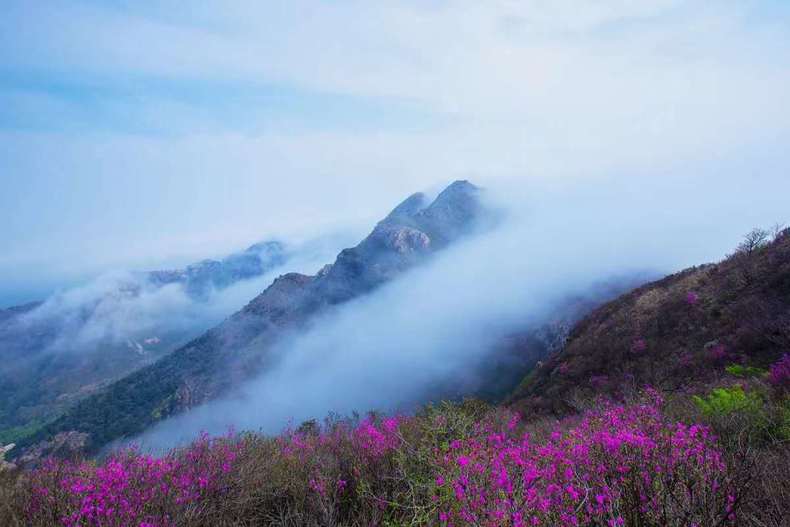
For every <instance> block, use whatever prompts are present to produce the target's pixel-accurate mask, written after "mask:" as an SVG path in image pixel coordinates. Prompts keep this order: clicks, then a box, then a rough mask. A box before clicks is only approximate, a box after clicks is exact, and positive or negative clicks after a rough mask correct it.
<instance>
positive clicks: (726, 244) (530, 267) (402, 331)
mask: <svg viewBox="0 0 790 527" xmlns="http://www.w3.org/2000/svg"><path fill="white" fill-rule="evenodd" d="M651 181H653V183H652V184H650V185H647V184H645V183H644V181H642V183H638V182H636V181H633V180H629V179H628V178H621V179H617V178H613V179H612V180H609V181H606V182H604V183H605V184H600V183H601V182H600V181H597V182H589V183H586V184H574V185H565V186H553V185H550V184H538V183H535V184H532V185H515V186H514V185H509V186H502V187H495V186H492V187H490V188H489V189H488V192H487V196H488V199H489V200H490V201H491V204H492V205H493V206H495V207H499V208H502V209H504V210H506V211H507V213H506V214H505V218H506V219H505V220H503V222H502V223H501V224H500V225H499V226H498V227H497V228H496V229H494V230H493V231H489V232H485V233H482V234H479V235H476V236H473V237H470V238H468V239H465V240H464V241H462V242H459V243H457V244H456V245H454V246H452V247H450V248H448V249H446V250H445V251H443V252H441V253H439V254H437V255H436V256H435V257H433V258H432V259H431V260H430V261H429V262H428V263H427V264H425V265H423V266H420V267H418V268H416V269H414V270H412V271H410V272H408V273H406V274H404V275H403V276H401V277H399V278H398V279H397V280H395V281H393V282H391V283H389V284H387V285H385V286H383V287H381V288H379V289H378V290H376V291H375V292H373V293H371V294H369V295H367V296H365V297H363V298H359V299H357V300H354V301H351V302H349V303H346V304H344V305H343V306H341V307H340V308H338V309H336V310H334V311H332V312H330V313H328V314H326V315H324V316H322V317H321V318H319V319H317V320H314V321H313V323H312V324H311V326H310V329H309V330H308V331H306V332H303V333H301V334H298V335H292V336H291V337H290V338H288V339H284V340H281V341H280V342H279V344H278V345H277V346H276V347H275V348H274V349H269V350H261V352H262V353H270V354H273V356H275V357H276V361H275V366H273V367H271V368H269V369H268V370H267V371H264V372H263V373H262V374H260V375H259V376H258V377H257V378H255V379H253V380H251V381H250V382H248V383H246V384H244V385H243V386H240V387H239V389H238V390H237V392H236V393H235V394H234V395H233V396H232V397H228V398H225V399H223V400H219V401H215V402H212V403H209V404H206V405H204V406H202V407H199V408H196V409H193V410H191V411H190V412H188V413H186V414H183V415H180V416H177V417H174V418H172V419H170V420H169V421H166V422H164V423H161V424H160V425H158V426H157V427H155V428H154V429H153V430H151V431H150V432H149V433H146V434H144V435H143V436H142V437H141V438H138V441H137V442H139V443H141V445H142V446H143V448H152V449H159V448H165V447H170V446H173V445H174V444H178V443H182V442H184V441H188V440H190V439H192V438H194V437H195V435H196V434H197V433H198V432H199V431H208V432H210V433H223V432H225V431H226V430H227V429H229V428H234V429H236V430H244V429H253V430H262V431H264V432H267V433H274V432H277V431H279V430H281V429H282V428H283V427H286V426H288V425H289V424H294V425H298V424H299V423H300V422H301V421H304V420H307V419H314V418H315V419H321V418H323V417H325V416H326V415H327V414H328V413H330V412H331V413H339V414H349V413H351V412H354V411H358V412H366V411H369V410H372V409H376V410H382V411H397V410H409V409H411V408H413V406H414V405H416V404H420V403H422V402H425V401H426V399H429V398H430V397H431V396H432V394H435V392H436V390H437V388H438V387H439V386H445V385H447V384H448V383H450V384H453V383H454V384H456V385H457V386H467V385H468V386H469V387H470V388H472V387H474V382H475V377H476V372H475V371H474V366H475V364H479V363H480V362H481V361H485V360H486V358H487V355H488V354H489V353H490V352H491V350H492V349H493V347H495V345H496V343H497V341H499V340H500V339H502V338H503V337H504V336H506V335H508V334H510V333H512V332H514V331H519V330H523V329H525V328H529V327H535V326H537V325H540V324H541V323H543V322H545V321H547V320H548V319H550V318H552V317H554V316H556V315H557V310H558V309H562V306H563V305H564V304H563V302H564V301H565V300H566V299H567V298H568V297H569V296H572V295H594V294H596V293H595V291H596V289H595V285H596V284H599V283H600V282H602V281H606V280H610V279H613V278H618V279H623V277H632V281H633V277H644V276H658V275H662V274H666V273H669V272H672V271H675V270H679V269H681V268H684V267H687V266H689V265H694V264H698V263H704V262H706V261H710V260H715V259H717V258H720V257H723V256H724V254H725V253H726V252H727V251H728V250H729V249H730V248H731V247H734V245H735V244H736V243H737V241H738V239H739V236H740V234H741V233H742V232H745V231H746V230H748V229H749V228H750V227H751V226H752V224H751V223H750V219H753V217H754V216H753V215H752V216H751V217H745V216H744V217H742V218H741V217H733V216H732V215H731V206H733V205H735V204H738V203H740V202H741V200H743V199H748V196H749V193H748V192H747V193H744V194H740V195H736V194H737V193H734V192H732V191H731V190H732V189H728V190H724V191H722V190H721V189H719V190H716V189H717V187H716V186H715V185H716V183H717V181H719V182H720V180H717V178H716V177H715V176H711V177H709V178H702V177H700V178H698V179H697V180H696V182H695V185H692V186H688V185H686V184H680V183H681V181H680V180H672V179H669V178H666V179H660V178H658V179H651ZM679 188H682V189H698V191H697V192H689V193H685V192H682V191H681V192H678V189H679ZM753 192H754V193H756V192H758V189H753ZM778 212H780V210H779V209H778V208H776V207H774V208H771V207H767V208H765V209H764V210H762V211H761V212H760V214H761V215H762V216H761V219H762V220H763V221H766V222H767V221H775V220H776V219H781V218H777V217H776V216H775V215H776V214H777V213H778ZM625 280H628V278H625ZM630 285H632V284H630Z"/></svg>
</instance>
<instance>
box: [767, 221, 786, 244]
mask: <svg viewBox="0 0 790 527" xmlns="http://www.w3.org/2000/svg"><path fill="white" fill-rule="evenodd" d="M788 232H790V228H788V227H787V225H785V224H784V223H779V222H776V223H774V224H773V225H772V226H771V237H772V238H773V239H774V241H776V240H778V239H779V238H782V237H783V236H785V235H787V233H788Z"/></svg>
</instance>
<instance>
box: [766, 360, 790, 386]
mask: <svg viewBox="0 0 790 527" xmlns="http://www.w3.org/2000/svg"><path fill="white" fill-rule="evenodd" d="M768 382H769V383H771V385H773V387H774V388H776V389H777V390H779V391H781V392H790V354H787V353H785V354H784V355H782V358H781V359H779V360H778V361H776V362H775V363H774V364H771V367H770V369H769V370H768Z"/></svg>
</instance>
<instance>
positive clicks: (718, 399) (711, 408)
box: [693, 386, 763, 417]
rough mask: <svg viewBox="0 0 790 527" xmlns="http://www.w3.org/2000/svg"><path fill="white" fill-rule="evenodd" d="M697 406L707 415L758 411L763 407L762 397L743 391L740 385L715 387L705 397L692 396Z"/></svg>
mask: <svg viewBox="0 0 790 527" xmlns="http://www.w3.org/2000/svg"><path fill="white" fill-rule="evenodd" d="M693 399H694V403H695V404H696V405H697V408H699V409H700V411H701V412H702V413H703V414H704V415H705V416H707V417H711V416H725V415H730V414H733V413H736V412H738V413H740V412H743V413H759V412H761V411H762V408H763V401H762V398H761V397H760V396H759V395H757V394H756V393H755V392H745V391H744V390H743V388H741V387H740V386H732V387H730V388H716V389H715V390H713V391H712V392H711V393H710V394H709V395H708V396H707V397H705V398H703V397H700V396H698V395H695V396H694V397H693Z"/></svg>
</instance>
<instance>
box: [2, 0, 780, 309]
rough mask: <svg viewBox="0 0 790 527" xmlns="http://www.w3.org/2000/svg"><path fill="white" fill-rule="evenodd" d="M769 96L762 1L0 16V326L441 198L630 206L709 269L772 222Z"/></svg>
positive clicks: (19, 10) (775, 99)
mask: <svg viewBox="0 0 790 527" xmlns="http://www.w3.org/2000/svg"><path fill="white" fill-rule="evenodd" d="M787 93H790V6H789V5H788V4H787V3H786V2H784V1H780V0H773V1H768V0H765V1H756V0H754V1H749V0H745V1H744V0H739V1H730V0H723V1H721V2H715V3H713V2H702V1H685V0H641V1H627V0H594V1H592V0H591V1H585V2H579V1H571V0H556V1H552V2H547V1H542V0H525V1H521V2H516V1H495V0H492V1H490V2H475V1H472V0H468V1H464V0H459V1H442V0H421V1H417V0H414V1H402V2H387V1H382V2H365V1H362V0H359V1H340V0H338V1H332V2H328V1H327V2H319V1H317V0H314V1H310V2H306V1H299V0H289V1H282V2H274V1H228V0H224V1H219V0H200V1H196V2H193V3H190V6H189V9H185V7H184V5H183V4H182V3H176V2H167V1H144V0H140V1H115V2H111V1H103V2H100V1H97V0H72V1H60V0H54V1H52V2H47V3H40V2H28V1H24V0H18V1H17V0H6V1H5V2H3V16H2V17H0V225H1V226H2V227H1V228H0V247H2V250H0V307H2V306H5V305H11V304H13V303H18V302H22V301H26V300H33V299H36V298H38V297H41V296H43V295H46V294H47V293H48V292H49V291H51V290H53V289H55V288H59V287H64V286H67V285H69V284H73V283H75V282H79V281H81V280H86V279H88V278H90V277H92V276H94V275H96V274H99V273H102V272H105V271H108V270H110V269H116V268H125V269H129V268H132V269H138V268H157V267H162V266H171V265H181V264H183V263H187V262H189V261H192V260H195V259H200V258H203V257H209V256H217V255H222V254H225V253H228V252H231V251H233V250H237V249H239V248H242V247H244V246H246V245H249V244H250V243H252V242H255V241H258V240H261V239H265V238H270V237H286V238H288V237H297V238H298V237H306V236H313V235H315V234H317V233H322V232H326V231H328V230H333V229H342V228H352V229H358V230H360V232H362V231H364V229H365V228H370V227H372V224H373V223H374V222H375V221H376V220H377V219H379V218H380V217H381V216H383V215H384V214H385V213H386V211H387V210H388V209H389V208H391V207H392V206H393V205H394V204H395V203H397V202H398V201H400V200H401V199H402V198H403V197H405V196H406V195H409V194H411V193H412V192H414V191H417V190H423V189H436V188H438V187H439V186H440V185H442V184H445V183H447V182H449V181H451V180H453V179H459V178H466V179H471V180H473V181H474V182H476V183H478V184H480V185H483V186H487V187H492V188H499V189H512V191H513V192H515V193H521V194H524V195H525V196H528V197H529V199H532V200H538V201H539V200H540V199H541V195H540V192H541V189H545V188H547V187H551V188H553V189H556V188H560V189H561V188H567V189H579V188H587V189H595V188H600V187H611V188H613V189H618V192H617V193H615V194H614V196H615V197H612V196H613V195H612V194H608V193H604V196H608V197H602V198H600V199H611V200H612V201H611V204H610V207H608V209H609V211H610V212H611V214H613V215H616V214H617V211H618V210H619V209H620V207H621V206H622V204H623V203H622V202H624V201H625V202H629V203H632V202H633V201H634V200H640V199H642V200H644V199H647V198H650V197H651V196H650V195H646V193H649V192H655V193H656V194H655V199H662V200H665V201H666V202H667V204H666V207H665V208H664V207H659V208H657V209H651V211H652V216H651V217H638V211H636V212H635V211H634V207H631V206H629V207H627V208H625V209H623V211H624V212H623V214H625V210H626V209H627V210H628V215H627V216H625V215H624V217H623V221H624V222H638V223H640V224H643V225H645V226H651V227H650V229H648V231H650V232H652V233H653V234H655V231H656V227H655V225H660V223H661V222H662V221H666V220H667V219H668V218H673V219H676V218H677V217H678V215H680V216H683V215H687V221H688V223H689V225H690V226H691V225H692V224H693V228H694V229H696V231H695V234H696V235H697V239H699V247H695V248H694V249H695V250H694V251H692V252H691V253H690V256H689V260H691V257H692V256H693V257H695V258H696V257H701V258H715V257H717V256H723V251H724V250H725V249H726V247H730V246H732V244H733V243H734V242H735V241H737V237H738V236H739V235H740V234H741V233H742V232H743V230H744V229H746V228H748V227H750V226H752V225H756V224H766V223H767V222H773V221H786V220H788V219H790V218H787V217H784V218H783V217H780V216H781V215H782V214H785V215H790V213H788V212H787V207H786V201H787V200H786V198H783V196H784V197H786V196H787V195H790V171H788V168H790V152H788V150H789V149H787V147H786V145H787V144H789V143H790V105H788V104H787V95H786V94H787ZM574 192H576V190H574ZM552 195H554V194H552ZM591 195H592V194H591ZM591 199H594V198H593V197H591ZM699 204H704V206H699V207H697V205H699ZM557 206H558V207H561V206H562V201H561V200H560V201H559V202H558V205H557ZM695 211H705V214H702V213H701V212H695ZM711 211H713V212H714V213H712V212H711ZM562 214H563V215H564V216H565V217H566V219H569V220H570V221H588V220H589V218H582V217H575V216H573V211H567V212H564V213H562ZM635 214H636V215H637V216H635ZM684 217H686V216H684ZM607 225H610V223H607ZM690 228H691V227H690ZM651 229H652V230H651ZM673 232H675V231H673ZM658 239H661V241H662V243H667V244H669V243H671V240H667V239H665V238H661V237H660V236H659V237H658ZM685 243H688V242H685ZM692 263H693V262H692Z"/></svg>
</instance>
